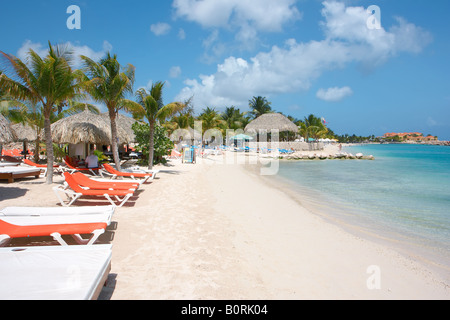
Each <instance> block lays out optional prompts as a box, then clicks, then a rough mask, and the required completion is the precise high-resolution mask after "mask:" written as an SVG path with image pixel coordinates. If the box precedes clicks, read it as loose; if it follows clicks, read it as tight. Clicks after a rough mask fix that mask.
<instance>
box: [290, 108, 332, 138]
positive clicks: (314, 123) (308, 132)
mask: <svg viewBox="0 0 450 320" xmlns="http://www.w3.org/2000/svg"><path fill="white" fill-rule="evenodd" d="M297 125H298V126H299V131H300V134H301V135H302V136H303V137H304V138H305V141H307V142H308V140H309V138H313V139H319V138H323V137H324V136H326V134H327V133H328V128H327V127H326V126H325V125H324V124H323V122H322V119H321V118H318V117H316V116H315V115H313V114H310V115H309V116H308V117H305V118H304V119H303V120H300V121H299V122H298V123H297Z"/></svg>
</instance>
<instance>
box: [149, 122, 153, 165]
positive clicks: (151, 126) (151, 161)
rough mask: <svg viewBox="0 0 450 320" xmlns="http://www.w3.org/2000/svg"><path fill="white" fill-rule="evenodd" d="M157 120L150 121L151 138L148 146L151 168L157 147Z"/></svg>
mask: <svg viewBox="0 0 450 320" xmlns="http://www.w3.org/2000/svg"><path fill="white" fill-rule="evenodd" d="M154 136H155V121H150V139H149V146H148V169H149V170H151V169H152V168H153V154H154V149H155V140H154Z"/></svg>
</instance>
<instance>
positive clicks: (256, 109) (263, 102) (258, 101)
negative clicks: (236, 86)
mask: <svg viewBox="0 0 450 320" xmlns="http://www.w3.org/2000/svg"><path fill="white" fill-rule="evenodd" d="M271 104H272V103H271V102H269V101H267V99H266V98H265V97H261V96H258V97H253V98H252V100H250V101H249V107H250V109H251V113H252V115H253V117H254V119H256V118H258V117H259V116H261V115H262V114H265V113H271V112H272V107H271V106H270V105H271Z"/></svg>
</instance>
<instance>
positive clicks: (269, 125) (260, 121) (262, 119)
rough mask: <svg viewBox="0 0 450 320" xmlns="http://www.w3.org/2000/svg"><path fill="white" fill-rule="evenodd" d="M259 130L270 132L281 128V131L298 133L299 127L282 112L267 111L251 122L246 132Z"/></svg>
mask: <svg viewBox="0 0 450 320" xmlns="http://www.w3.org/2000/svg"><path fill="white" fill-rule="evenodd" d="M259 130H265V131H267V132H270V131H271V130H279V131H280V132H284V131H290V132H295V133H297V132H298V127H297V125H296V124H295V123H293V122H292V121H291V120H289V119H288V118H287V117H286V116H284V115H282V114H280V113H265V114H263V115H261V116H259V117H258V118H256V119H255V120H253V121H252V122H250V123H249V124H248V125H247V126H246V127H245V131H246V132H250V131H253V132H258V131H259Z"/></svg>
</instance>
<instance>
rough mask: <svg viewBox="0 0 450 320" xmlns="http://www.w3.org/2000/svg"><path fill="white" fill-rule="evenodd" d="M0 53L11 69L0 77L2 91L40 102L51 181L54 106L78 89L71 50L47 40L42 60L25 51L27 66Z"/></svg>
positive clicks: (78, 76) (79, 75) (79, 80)
mask: <svg viewBox="0 0 450 320" xmlns="http://www.w3.org/2000/svg"><path fill="white" fill-rule="evenodd" d="M0 53H1V55H2V56H3V58H4V61H5V65H6V66H7V67H11V68H12V70H13V71H12V78H11V77H8V76H7V75H5V74H2V75H1V76H0V88H1V90H3V91H4V94H6V95H8V96H9V97H10V98H12V99H16V100H19V101H29V102H31V103H32V104H38V103H41V104H42V112H43V115H44V132H45V142H46V145H47V148H46V149H47V184H51V183H53V160H54V155H53V142H52V132H51V116H52V114H53V112H54V111H55V108H56V107H57V106H58V105H60V104H61V103H63V102H64V101H67V100H68V99H71V98H74V97H76V96H77V95H78V94H79V93H80V92H81V87H82V73H81V72H80V71H78V70H76V71H74V70H72V68H71V66H70V62H71V56H72V53H71V52H70V51H69V50H67V49H66V48H64V47H61V46H56V47H54V46H52V45H51V43H50V41H49V52H48V54H47V56H46V57H45V58H44V59H43V58H41V57H40V56H39V55H38V54H37V53H36V52H35V51H33V50H32V49H30V50H29V52H28V58H29V64H28V65H27V64H25V63H24V62H22V61H21V60H20V59H19V58H17V57H15V56H13V55H9V54H6V53H4V52H2V51H0ZM14 79H17V80H14Z"/></svg>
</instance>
